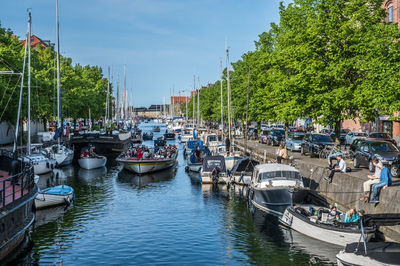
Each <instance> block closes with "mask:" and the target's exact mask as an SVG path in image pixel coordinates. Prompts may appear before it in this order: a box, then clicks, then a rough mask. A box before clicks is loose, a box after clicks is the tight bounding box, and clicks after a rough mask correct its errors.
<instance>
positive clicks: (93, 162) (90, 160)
mask: <svg viewBox="0 0 400 266" xmlns="http://www.w3.org/2000/svg"><path fill="white" fill-rule="evenodd" d="M78 163H79V166H80V167H82V168H84V169H88V170H90V169H95V168H99V167H104V166H105V165H106V163H107V157H105V156H99V155H97V156H96V157H84V158H79V159H78Z"/></svg>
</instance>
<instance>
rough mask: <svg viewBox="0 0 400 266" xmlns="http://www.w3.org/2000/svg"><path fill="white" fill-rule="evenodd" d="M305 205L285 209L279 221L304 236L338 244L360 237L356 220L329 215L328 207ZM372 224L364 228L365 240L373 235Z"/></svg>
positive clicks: (344, 243) (350, 241)
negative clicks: (306, 206) (351, 221)
mask: <svg viewBox="0 0 400 266" xmlns="http://www.w3.org/2000/svg"><path fill="white" fill-rule="evenodd" d="M308 209H310V210H312V211H311V212H312V213H311V212H310V211H309V210H306V208H305V207H302V206H295V207H289V208H287V209H286V210H285V212H284V214H283V216H282V218H281V219H280V222H281V223H282V224H283V225H285V226H287V227H289V228H290V229H293V230H296V231H297V232H299V233H301V234H304V235H306V236H309V237H312V238H315V239H318V240H320V241H324V242H328V243H331V244H334V245H338V246H345V245H346V244H349V243H352V242H356V241H358V240H359V239H360V234H361V228H360V224H359V223H358V222H356V223H344V222H343V220H340V219H339V220H337V219H336V218H335V217H334V216H329V209H327V208H324V207H319V206H314V205H310V206H308ZM375 230H376V228H375V227H374V226H370V227H366V228H364V232H365V236H366V240H367V241H369V240H370V239H371V237H372V236H373V235H374V233H375Z"/></svg>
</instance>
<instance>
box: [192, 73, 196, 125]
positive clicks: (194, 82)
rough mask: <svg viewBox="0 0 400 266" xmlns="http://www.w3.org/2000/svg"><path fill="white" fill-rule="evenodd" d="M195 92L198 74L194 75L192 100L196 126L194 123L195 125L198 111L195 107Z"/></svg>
mask: <svg viewBox="0 0 400 266" xmlns="http://www.w3.org/2000/svg"><path fill="white" fill-rule="evenodd" d="M195 92H196V76H195V75H193V95H192V100H193V116H192V118H193V127H194V125H195V118H196V113H195V108H194V106H195V101H196V94H195Z"/></svg>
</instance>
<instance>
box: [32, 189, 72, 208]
mask: <svg viewBox="0 0 400 266" xmlns="http://www.w3.org/2000/svg"><path fill="white" fill-rule="evenodd" d="M73 198H74V193H73V192H71V193H70V194H67V195H51V194H46V193H40V192H39V193H38V195H37V196H36V198H35V207H36V209H42V208H47V207H51V206H57V205H64V204H70V203H71V202H72V200H73Z"/></svg>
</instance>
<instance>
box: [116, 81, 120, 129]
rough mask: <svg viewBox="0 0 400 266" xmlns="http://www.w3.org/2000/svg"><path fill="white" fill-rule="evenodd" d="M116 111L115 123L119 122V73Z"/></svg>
mask: <svg viewBox="0 0 400 266" xmlns="http://www.w3.org/2000/svg"><path fill="white" fill-rule="evenodd" d="M116 111H117V124H118V123H119V115H120V112H119V74H118V75H117V107H116Z"/></svg>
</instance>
